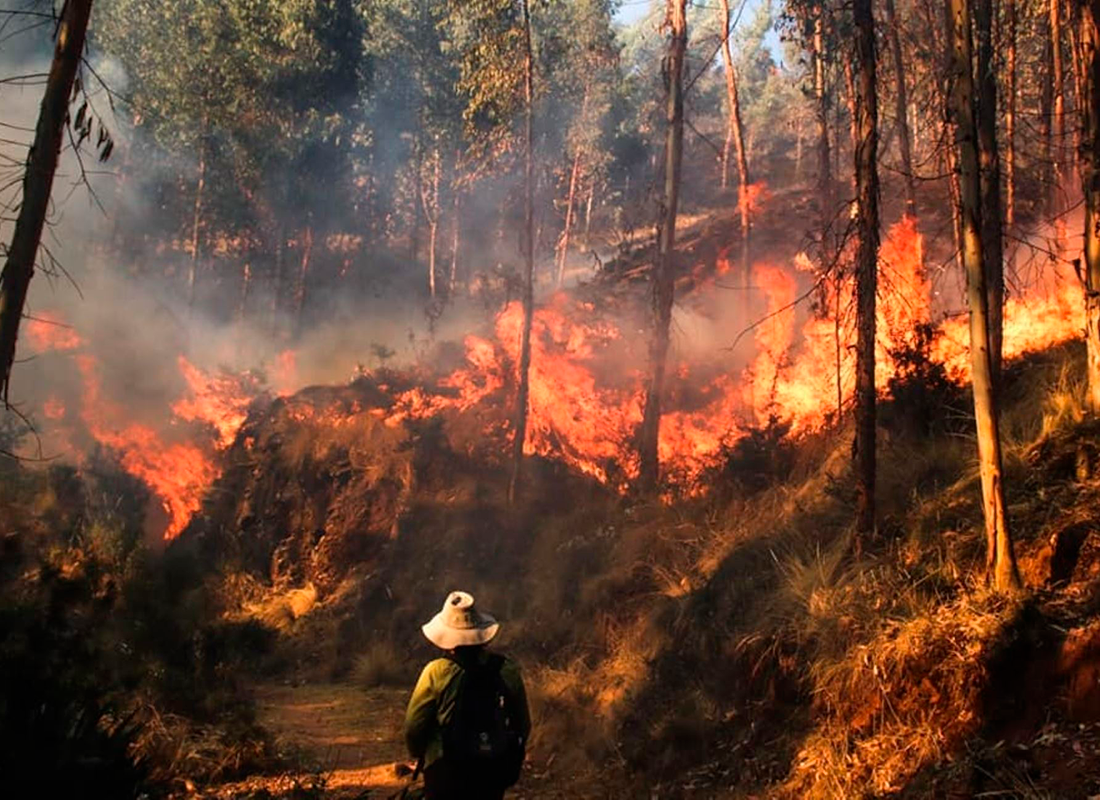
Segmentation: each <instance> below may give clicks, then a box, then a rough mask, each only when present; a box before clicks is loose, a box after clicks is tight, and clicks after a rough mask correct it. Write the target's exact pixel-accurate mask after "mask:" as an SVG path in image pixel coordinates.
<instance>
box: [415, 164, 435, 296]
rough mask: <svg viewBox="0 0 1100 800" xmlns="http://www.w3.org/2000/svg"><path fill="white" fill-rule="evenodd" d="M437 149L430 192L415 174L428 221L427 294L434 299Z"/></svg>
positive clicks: (421, 178) (419, 176)
mask: <svg viewBox="0 0 1100 800" xmlns="http://www.w3.org/2000/svg"><path fill="white" fill-rule="evenodd" d="M439 162H440V158H439V150H438V149H437V150H436V151H435V153H434V154H433V155H432V177H431V183H430V187H431V194H429V193H428V187H426V186H425V185H424V181H423V176H421V175H417V181H418V182H419V183H420V203H421V205H422V206H423V207H424V218H425V219H426V220H427V221H428V295H429V296H430V297H431V298H432V299H433V300H434V299H435V242H436V235H437V233H438V232H439V170H440V165H439Z"/></svg>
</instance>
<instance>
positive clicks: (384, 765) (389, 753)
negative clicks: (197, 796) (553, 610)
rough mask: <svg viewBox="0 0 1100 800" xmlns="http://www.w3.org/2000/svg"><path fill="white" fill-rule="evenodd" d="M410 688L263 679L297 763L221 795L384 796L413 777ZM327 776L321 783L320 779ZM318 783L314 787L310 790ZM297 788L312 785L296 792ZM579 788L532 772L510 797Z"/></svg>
mask: <svg viewBox="0 0 1100 800" xmlns="http://www.w3.org/2000/svg"><path fill="white" fill-rule="evenodd" d="M407 701H408V690H407V689H372V690H369V691H367V690H363V689H360V688H358V687H356V686H351V685H348V684H339V683H325V684H310V685H303V686H296V687H295V686H280V685H269V686H262V687H259V688H258V689H257V690H256V713H257V721H258V722H259V723H260V724H261V725H262V726H263V727H264V728H266V729H267V730H268V731H269V732H270V733H271V735H272V736H273V737H274V738H275V744H276V747H277V748H278V750H279V752H281V753H283V754H284V755H285V757H286V759H287V761H288V762H289V763H290V764H292V765H295V766H294V768H293V769H292V770H290V771H289V772H288V773H286V774H284V775H279V776H254V777H251V778H247V779H245V780H242V781H237V782H234V783H231V784H225V785H223V786H221V787H219V788H218V789H217V790H216V791H215V792H214V793H213V795H212V796H213V797H217V798H259V797H265V798H271V797H280V796H284V797H310V798H324V800H352V799H353V798H354V799H355V800H367V798H369V799H370V800H380V799H381V798H388V797H392V796H393V795H394V794H396V793H397V792H398V791H399V790H400V789H401V787H402V786H404V785H405V783H406V781H407V779H405V778H400V777H398V775H397V772H396V767H397V766H398V765H399V764H409V763H410V762H409V761H408V758H407V755H406V752H405V744H404V739H403V731H402V726H403V723H404V712H405V703H406V702H407ZM322 781H323V788H322V784H321V782H322ZM311 787H314V788H313V790H312V791H308V790H309V789H310V788H311ZM297 788H304V789H307V791H306V792H296V791H295V790H296V789H297ZM575 796H577V795H575V794H572V793H570V792H568V791H564V790H562V789H560V788H558V789H555V788H554V787H553V786H552V785H551V784H550V782H548V781H546V780H540V777H539V776H538V775H537V773H535V772H534V771H531V773H529V774H528V775H526V776H525V777H524V779H523V780H522V781H521V784H520V785H519V786H517V787H516V789H514V790H513V791H511V792H509V794H508V797H509V800H513V798H514V800H552V799H553V798H562V797H575Z"/></svg>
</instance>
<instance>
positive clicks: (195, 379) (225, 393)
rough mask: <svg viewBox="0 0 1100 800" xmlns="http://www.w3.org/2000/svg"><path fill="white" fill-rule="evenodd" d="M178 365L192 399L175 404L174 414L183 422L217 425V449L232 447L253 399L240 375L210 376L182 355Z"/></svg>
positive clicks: (188, 398) (173, 407) (186, 398)
mask: <svg viewBox="0 0 1100 800" xmlns="http://www.w3.org/2000/svg"><path fill="white" fill-rule="evenodd" d="M177 363H178V364H179V368H180V372H181V373H182V374H183V378H184V380H185V381H187V386H188V389H189V390H190V394H191V396H190V397H184V398H181V399H179V400H177V401H176V402H175V403H173V404H172V412H173V413H174V414H175V415H176V416H177V417H179V418H180V419H182V420H187V421H199V422H205V423H208V424H210V425H212V426H214V428H215V429H216V430H217V432H218V441H217V447H218V449H219V450H224V449H226V448H227V447H229V445H231V444H233V440H234V439H235V438H236V436H237V431H238V430H240V428H241V425H243V424H244V420H245V417H246V416H248V404H249V403H250V402H251V401H252V398H251V396H249V395H248V394H246V393H245V391H244V388H243V387H242V385H241V380H240V378H239V377H237V376H231V375H224V374H223V375H219V376H212V375H207V374H206V373H205V372H203V371H202V370H200V369H199V368H198V367H196V366H195V365H194V364H192V363H191V362H190V361H188V360H187V359H186V358H184V357H183V356H180V357H179V359H178V360H177Z"/></svg>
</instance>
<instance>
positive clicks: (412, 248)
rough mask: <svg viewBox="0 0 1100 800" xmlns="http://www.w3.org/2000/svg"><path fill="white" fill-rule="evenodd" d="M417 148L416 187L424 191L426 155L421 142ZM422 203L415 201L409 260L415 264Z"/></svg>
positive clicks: (418, 248) (417, 256)
mask: <svg viewBox="0 0 1100 800" xmlns="http://www.w3.org/2000/svg"><path fill="white" fill-rule="evenodd" d="M415 147H416V159H415V163H414V165H413V169H414V170H415V175H416V178H415V180H416V186H419V187H420V189H421V191H423V186H422V184H421V181H422V180H423V175H422V173H423V170H424V154H423V153H422V152H421V147H420V142H419V141H418V142H416V144H415ZM422 203H423V198H421V202H420V203H417V202H416V200H415V199H414V200H413V228H412V235H411V236H410V238H409V260H410V261H413V262H415V261H416V259H417V258H419V257H420V206H421V204H422Z"/></svg>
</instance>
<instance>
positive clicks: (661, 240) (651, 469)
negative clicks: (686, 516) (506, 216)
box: [638, 0, 687, 492]
mask: <svg viewBox="0 0 1100 800" xmlns="http://www.w3.org/2000/svg"><path fill="white" fill-rule="evenodd" d="M665 13H666V17H665V20H666V24H667V25H668V28H669V43H668V58H667V60H666V62H665V64H666V78H665V79H666V81H667V105H666V108H665V120H666V130H665V186H664V198H663V200H662V203H661V209H660V218H659V220H658V224H657V259H656V263H655V264H654V266H653V272H654V274H653V339H652V342H651V345H650V376H649V385H648V386H647V387H646V396H645V409H644V411H643V414H642V426H641V429H640V430H639V432H638V456H639V463H638V466H639V474H638V481H639V486H640V488H641V490H642V491H643V492H652V491H653V490H654V489H656V487H657V481H658V478H659V467H660V465H659V464H658V460H657V444H658V441H659V439H660V425H661V393H662V391H663V390H664V382H665V360H666V358H667V356H668V344H669V327H670V325H671V322H672V300H673V294H674V288H675V280H676V265H675V248H676V207H677V205H678V203H679V199H680V167H681V162H682V158H683V144H684V97H683V72H684V60H685V56H686V52H687V16H686V14H687V0H667V6H666V12H665Z"/></svg>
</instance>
